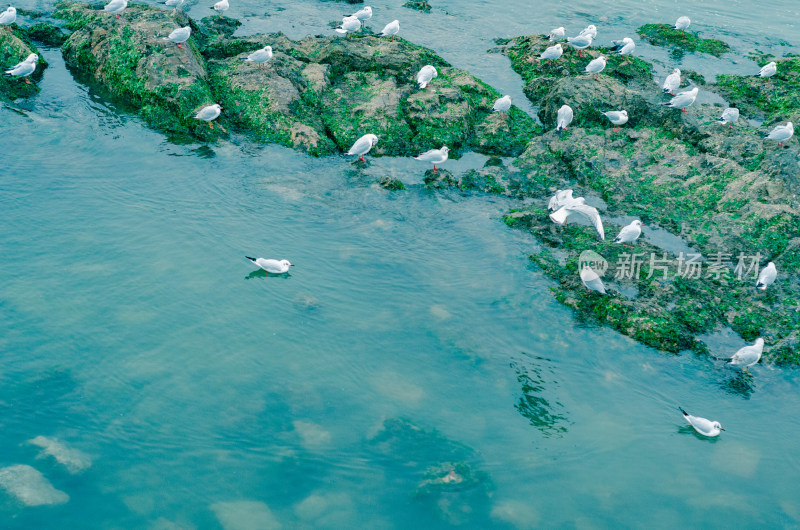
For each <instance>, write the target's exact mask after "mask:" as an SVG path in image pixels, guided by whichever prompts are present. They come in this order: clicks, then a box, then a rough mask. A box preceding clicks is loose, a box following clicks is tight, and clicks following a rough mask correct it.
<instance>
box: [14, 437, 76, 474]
mask: <svg viewBox="0 0 800 530" xmlns="http://www.w3.org/2000/svg"><path fill="white" fill-rule="evenodd" d="M28 443H30V444H32V445H35V446H37V447H41V448H42V452H41V453H40V455H39V458H44V457H47V456H52V457H53V458H54V459H55V460H56V462H58V463H59V464H61V465H63V466H64V467H65V468H66V469H67V471H69V472H70V473H72V474H75V473H80V472H81V471H84V470H86V469H88V468H89V467H91V465H92V461H91V459H90V458H89V456H88V455H86V454H85V453H83V452H81V451H79V450H77V449H73V448H72V447H69V446H67V445H66V444H64V443H63V442H60V441H58V440H56V439H54V438H47V437H46V436H37V437H36V438H34V439H32V440H29V442H28Z"/></svg>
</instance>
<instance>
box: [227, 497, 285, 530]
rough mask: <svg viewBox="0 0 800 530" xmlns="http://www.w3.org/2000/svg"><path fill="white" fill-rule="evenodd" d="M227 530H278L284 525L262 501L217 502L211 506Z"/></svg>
mask: <svg viewBox="0 0 800 530" xmlns="http://www.w3.org/2000/svg"><path fill="white" fill-rule="evenodd" d="M211 510H212V511H213V512H214V515H216V516H217V520H219V524H220V525H221V526H222V528H224V529H225V530H278V529H280V528H283V525H282V524H281V523H280V521H278V519H277V517H275V514H273V513H272V510H270V508H269V506H267V505H266V504H264V503H263V502H260V501H232V502H217V503H215V504H212V505H211Z"/></svg>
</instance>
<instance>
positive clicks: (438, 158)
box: [414, 145, 450, 173]
mask: <svg viewBox="0 0 800 530" xmlns="http://www.w3.org/2000/svg"><path fill="white" fill-rule="evenodd" d="M449 152H450V148H449V147H447V146H446V145H443V146H442V148H441V149H431V150H430V151H425V152H424V153H422V154H421V155H419V156H415V157H414V160H420V161H422V162H430V163H432V164H433V172H434V173H438V172H439V170H438V169H436V164H439V165H442V164H444V163H445V162H447V155H448V153H449Z"/></svg>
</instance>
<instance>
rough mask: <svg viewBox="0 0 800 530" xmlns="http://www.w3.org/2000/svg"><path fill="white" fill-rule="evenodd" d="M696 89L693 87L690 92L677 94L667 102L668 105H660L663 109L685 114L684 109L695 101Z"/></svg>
mask: <svg viewBox="0 0 800 530" xmlns="http://www.w3.org/2000/svg"><path fill="white" fill-rule="evenodd" d="M697 92H698V88H697V87H694V88H693V89H691V90H685V91H683V92H678V95H677V96H675V97H674V98H672V99H671V100H669V103H662V105H664V106H665V107H670V108H672V109H681V112H684V113H685V112H686V107H689V106H691V104H692V103H694V100H695V99H697Z"/></svg>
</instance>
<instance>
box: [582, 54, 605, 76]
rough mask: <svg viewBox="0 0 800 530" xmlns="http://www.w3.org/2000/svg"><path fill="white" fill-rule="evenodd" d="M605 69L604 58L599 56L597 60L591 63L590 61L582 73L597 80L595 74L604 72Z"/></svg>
mask: <svg viewBox="0 0 800 530" xmlns="http://www.w3.org/2000/svg"><path fill="white" fill-rule="evenodd" d="M605 68H606V58H605V56H603V55H601V56H600V57H598V58H597V59H593V60H592V61H590V62H589V64H587V65H586V68H584V70H583V71H584V72H586V73H587V74H593V75H594V78H595V79H597V74H599V73H600V72H602V71H603V70H605Z"/></svg>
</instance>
